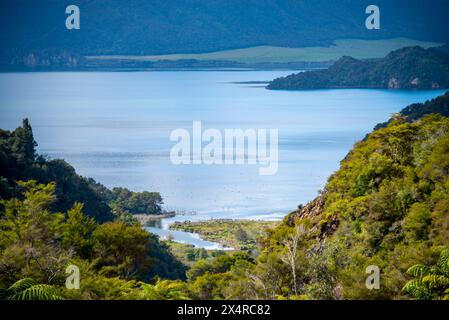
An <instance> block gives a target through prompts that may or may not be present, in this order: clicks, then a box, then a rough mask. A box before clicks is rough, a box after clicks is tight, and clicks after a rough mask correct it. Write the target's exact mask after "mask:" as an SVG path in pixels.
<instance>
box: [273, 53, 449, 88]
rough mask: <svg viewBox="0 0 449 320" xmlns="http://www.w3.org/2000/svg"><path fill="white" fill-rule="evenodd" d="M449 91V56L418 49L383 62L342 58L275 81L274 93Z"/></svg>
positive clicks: (387, 58) (396, 54) (387, 57)
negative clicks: (330, 63) (443, 89)
mask: <svg viewBox="0 0 449 320" xmlns="http://www.w3.org/2000/svg"><path fill="white" fill-rule="evenodd" d="M448 87H449V56H448V55H447V54H445V53H443V52H441V51H438V50H433V49H427V50H426V49H423V48H421V47H408V48H402V49H399V50H396V51H393V52H391V53H390V54H388V55H387V56H386V57H385V58H382V59H370V60H357V59H354V58H351V57H343V58H341V59H340V60H338V61H337V62H336V63H335V64H334V65H332V66H331V67H329V69H326V70H317V71H308V72H302V73H297V74H292V75H289V76H287V77H282V78H277V79H275V80H273V81H272V82H270V83H269V85H268V86H267V88H268V89H273V90H279V89H280V90H307V89H332V88H378V89H439V88H448Z"/></svg>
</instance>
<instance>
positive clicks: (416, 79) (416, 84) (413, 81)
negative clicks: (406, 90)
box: [410, 78, 420, 86]
mask: <svg viewBox="0 0 449 320" xmlns="http://www.w3.org/2000/svg"><path fill="white" fill-rule="evenodd" d="M410 84H412V85H414V86H419V84H420V80H419V78H414V79H413V80H412V81H410Z"/></svg>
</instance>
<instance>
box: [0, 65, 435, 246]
mask: <svg viewBox="0 0 449 320" xmlns="http://www.w3.org/2000/svg"><path fill="white" fill-rule="evenodd" d="M290 73H291V72H290V71H182V72H174V71H166V72H116V73H113V72H111V73H108V72H84V73H83V72H74V73H65V72H57V73H3V74H0V127H1V128H4V129H14V128H15V127H17V126H18V125H20V123H21V120H22V118H24V117H28V118H29V119H30V121H31V125H32V126H33V130H34V134H35V138H36V140H37V142H38V143H39V146H38V151H39V152H40V153H43V154H46V155H48V156H49V157H51V158H64V159H65V160H66V161H68V162H69V163H70V164H72V165H73V166H74V167H75V168H76V170H77V172H78V173H80V174H81V175H84V176H90V177H93V178H95V179H96V180H97V181H99V182H101V183H103V184H105V185H106V186H108V187H114V186H123V187H127V188H129V189H132V190H135V191H142V190H149V191H159V192H160V193H161V195H162V196H163V198H164V202H165V207H166V208H167V209H171V210H179V211H183V212H186V214H185V215H182V216H178V217H176V218H172V219H167V220H165V221H163V226H164V227H165V228H166V227H167V224H169V223H170V222H171V221H173V220H199V219H210V218H236V219H240V218H249V219H279V218H281V217H282V216H283V215H285V214H286V213H288V212H289V211H291V210H293V209H295V208H296V206H297V205H298V204H301V203H306V202H307V201H309V200H312V199H313V198H314V197H315V196H316V195H317V191H318V190H319V189H321V188H322V187H323V186H324V184H325V181H326V179H327V177H328V176H329V175H330V174H331V173H332V172H333V171H335V170H336V169H337V168H338V166H339V161H340V160H341V159H343V157H344V156H345V155H346V153H347V152H348V151H349V150H350V149H351V147H352V146H353V144H354V142H356V141H357V140H360V139H362V138H363V137H364V136H365V134H366V133H368V132H370V131H371V130H372V128H373V126H374V125H375V124H377V123H379V122H383V121H385V120H387V119H388V118H389V116H390V115H391V114H392V113H394V112H397V111H399V110H401V109H402V108H404V107H405V106H407V105H409V104H411V103H415V102H423V101H425V100H427V99H430V98H433V97H435V96H438V95H440V94H442V93H443V92H444V91H442V90H438V91H411V92H406V91H387V90H318V91H296V92H290V91H269V90H266V89H264V88H263V87H262V86H261V85H260V84H250V83H242V82H248V81H265V80H270V79H273V78H275V77H278V76H284V75H287V74H290ZM194 120H201V121H202V124H203V127H204V128H205V129H206V128H217V129H220V130H223V129H225V128H230V129H233V128H242V129H248V128H252V129H256V130H257V129H270V128H273V129H278V130H279V169H278V172H277V174H276V175H272V176H261V175H259V171H258V168H259V167H258V166H254V165H234V166H224V165H222V166H220V165H211V166H207V165H180V166H175V165H173V164H172V163H171V161H170V159H169V153H170V149H171V147H172V146H173V145H174V142H171V141H170V140H169V136H170V132H171V131H172V130H174V129H177V128H185V129H188V130H189V131H190V130H191V127H192V121H194ZM178 240H179V239H178ZM183 241H185V242H189V241H188V239H187V240H185V239H184V240H183ZM192 241H193V240H192ZM199 246H207V245H206V244H200V245H199Z"/></svg>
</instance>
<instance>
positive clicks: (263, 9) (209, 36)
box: [0, 0, 449, 55]
mask: <svg viewBox="0 0 449 320" xmlns="http://www.w3.org/2000/svg"><path fill="white" fill-rule="evenodd" d="M371 4H372V3H371V2H370V1H368V0H362V1H346V0H335V1H332V2H329V1H327V0H315V1H307V0H283V1H278V0H265V1H255V0H243V1H242V0H238V1H237V0H231V1H230V0H216V1H198V0H165V1H160V0H128V1H126V2H123V1H121V0H107V1H104V0H103V1H89V0H78V1H77V2H76V5H77V6H78V7H79V8H80V12H81V28H80V30H77V31H74V32H68V31H67V30H66V29H65V18H66V16H67V15H66V14H65V8H66V7H67V5H68V4H67V3H65V2H61V1H58V0H39V1H31V2H30V1H26V0H8V1H1V3H0V28H1V29H2V30H14V32H2V33H1V34H0V43H1V44H2V48H3V49H4V50H2V53H5V52H3V51H5V50H8V51H9V50H11V53H13V54H14V53H15V54H17V53H20V52H23V53H30V52H32V51H39V50H47V49H57V50H67V51H69V52H71V53H77V54H80V55H105V54H114V55H116V54H133V55H147V54H166V53H188V52H211V51H219V50H224V49H232V48H245V47H251V46H259V45H273V46H282V47H304V46H327V45H330V44H332V42H333V41H334V40H336V39H342V38H357V39H387V38H395V37H407V38H413V39H418V40H425V41H436V42H447V41H449V38H448V34H447V32H446V29H447V28H446V17H447V14H448V7H447V2H446V1H445V0H433V1H432V5H429V6H423V5H422V1H420V0H407V1H406V0H396V1H389V0H378V1H377V2H376V5H378V6H379V8H381V13H382V27H381V29H380V30H376V32H372V30H367V29H366V27H365V19H366V17H367V15H366V14H365V9H366V7H367V6H368V5H371ZM416 21H419V22H420V23H416Z"/></svg>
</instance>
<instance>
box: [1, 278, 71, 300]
mask: <svg viewBox="0 0 449 320" xmlns="http://www.w3.org/2000/svg"><path fill="white" fill-rule="evenodd" d="M7 298H8V299H9V300H61V299H62V297H61V296H60V295H59V293H58V290H57V289H56V288H55V287H53V286H51V285H48V284H38V283H36V281H35V280H33V279H31V278H25V279H21V280H19V281H17V282H16V283H14V284H13V285H12V286H10V287H9V288H8V289H7Z"/></svg>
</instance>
